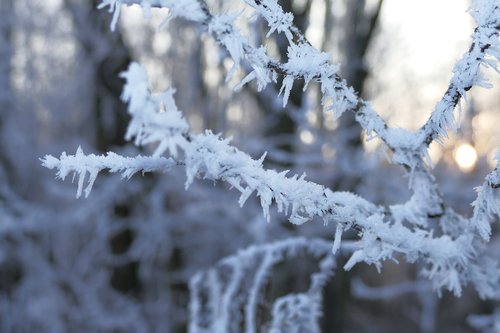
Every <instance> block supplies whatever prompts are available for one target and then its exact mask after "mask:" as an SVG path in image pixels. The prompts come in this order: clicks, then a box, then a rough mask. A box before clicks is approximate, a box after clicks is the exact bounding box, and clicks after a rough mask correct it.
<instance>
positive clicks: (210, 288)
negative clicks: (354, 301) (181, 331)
mask: <svg viewBox="0 0 500 333" xmlns="http://www.w3.org/2000/svg"><path fill="white" fill-rule="evenodd" d="M330 250H331V245H330V244H329V243H328V242H325V241H323V240H320V239H312V240H309V239H304V238H291V239H286V240H283V241H277V242H273V243H270V244H265V245H258V246H250V247H248V248H246V249H244V250H241V251H239V252H238V253H237V254H235V255H232V256H229V257H226V258H224V259H222V260H221V261H220V262H219V263H218V264H217V265H215V266H214V267H213V268H211V269H209V270H208V271H206V272H201V273H198V274H196V275H195V276H194V277H193V278H192V279H191V282H190V290H191V299H190V306H189V307H190V316H191V322H190V326H189V332H190V333H201V332H242V329H241V327H240V326H239V323H240V320H241V322H243V323H244V332H245V333H255V332H258V327H257V326H256V322H258V318H257V309H258V305H259V303H260V302H262V300H263V299H264V287H265V286H266V284H267V280H268V279H271V276H270V275H271V269H272V268H273V267H274V266H275V265H276V264H278V263H281V262H284V261H292V260H293V259H294V258H296V257H298V256H300V255H303V254H309V255H312V256H313V257H315V258H317V259H319V264H318V266H319V271H318V272H316V273H313V274H312V275H311V282H310V285H309V288H308V290H307V291H305V292H303V293H298V294H288V295H286V296H284V297H280V298H278V299H276V300H275V301H274V304H273V309H272V322H271V323H270V326H271V328H270V332H282V331H283V330H286V331H288V330H289V329H292V328H293V330H295V331H298V332H300V331H302V330H306V331H307V332H316V333H319V327H318V318H319V317H320V315H321V300H322V289H323V287H324V286H325V284H326V282H327V281H328V280H329V278H330V277H331V276H332V275H333V269H334V268H335V257H334V256H333V255H332V254H331V252H330ZM237 295H238V297H236V296H237Z"/></svg>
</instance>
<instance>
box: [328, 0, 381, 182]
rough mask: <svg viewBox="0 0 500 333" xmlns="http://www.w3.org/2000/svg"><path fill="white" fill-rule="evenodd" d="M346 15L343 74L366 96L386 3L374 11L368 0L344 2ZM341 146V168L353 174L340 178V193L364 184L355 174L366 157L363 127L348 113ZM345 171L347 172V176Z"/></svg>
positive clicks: (341, 123)
mask: <svg viewBox="0 0 500 333" xmlns="http://www.w3.org/2000/svg"><path fill="white" fill-rule="evenodd" d="M344 2H345V6H346V14H345V16H344V17H343V18H342V20H343V22H341V24H342V26H343V27H345V28H344V29H343V35H342V38H341V40H340V49H341V50H345V51H344V52H345V53H344V55H343V66H342V72H341V75H342V77H344V78H345V79H346V81H347V84H349V85H350V86H352V87H353V88H354V90H355V91H356V92H357V93H358V94H359V95H360V96H363V93H364V84H365V81H366V78H367V77H368V74H369V71H368V69H367V67H366V64H365V56H366V52H367V50H368V47H369V45H370V42H371V41H372V39H373V36H374V33H375V30H376V27H377V23H378V21H379V16H380V12H381V9H382V5H383V0H377V3H376V4H375V6H374V8H372V9H371V10H367V8H366V7H367V1H366V0H349V1H348V0H344ZM335 141H336V143H337V146H338V147H342V149H343V150H344V154H343V155H342V161H341V163H342V164H341V165H340V170H339V171H340V173H341V174H345V175H351V176H352V177H343V178H341V179H338V180H337V182H336V183H335V184H333V188H335V189H338V190H346V191H354V190H355V189H356V187H357V186H358V185H359V182H360V181H361V178H362V177H361V175H356V174H355V173H354V174H353V173H352V171H353V170H357V168H352V166H353V165H357V164H359V158H360V157H362V156H360V155H362V154H363V146H362V141H361V127H360V126H359V124H358V123H357V122H356V120H355V119H354V114H353V113H345V114H344V115H342V117H341V118H340V119H339V126H338V129H337V130H336V133H335ZM344 172H345V173H344Z"/></svg>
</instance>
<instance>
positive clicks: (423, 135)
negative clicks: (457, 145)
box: [416, 0, 500, 145]
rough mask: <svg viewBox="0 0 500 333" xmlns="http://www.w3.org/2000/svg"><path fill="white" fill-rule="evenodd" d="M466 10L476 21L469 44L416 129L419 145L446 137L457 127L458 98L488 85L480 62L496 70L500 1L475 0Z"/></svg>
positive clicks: (499, 59)
mask: <svg viewBox="0 0 500 333" xmlns="http://www.w3.org/2000/svg"><path fill="white" fill-rule="evenodd" d="M469 12H470V13H471V15H472V16H473V17H474V19H475V21H476V24H477V27H476V28H475V29H474V33H473V35H472V44H471V46H470V48H469V50H468V51H467V52H466V53H465V54H464V55H463V57H462V58H461V59H460V60H459V61H458V62H457V63H456V64H455V67H454V69H453V77H452V78H451V80H450V84H449V86H448V89H447V90H446V92H445V94H444V96H443V98H442V99H441V100H440V101H439V102H438V104H437V105H436V107H435V108H434V110H433V112H432V114H431V116H430V118H429V119H428V120H427V122H426V123H425V124H424V125H423V126H422V128H421V129H420V130H419V131H417V133H416V135H417V137H418V140H419V141H420V144H425V145H429V144H430V143H431V142H433V141H434V140H436V139H438V140H439V139H441V138H444V137H447V133H448V131H449V130H453V129H455V128H456V127H458V126H459V125H458V123H459V120H457V121H455V118H454V115H453V112H454V110H455V107H457V106H458V107H460V100H461V98H462V97H463V98H466V97H467V91H469V90H470V89H471V88H472V87H473V86H480V87H485V88H490V87H491V85H490V84H489V83H488V82H487V81H486V79H485V78H484V77H483V76H482V75H481V73H480V67H481V65H483V66H485V67H490V68H492V69H494V70H495V71H497V72H499V69H498V67H497V65H498V62H499V61H500V41H499V39H498V36H499V33H500V4H499V3H498V1H496V0H474V1H473V4H472V7H471V8H470V10H469Z"/></svg>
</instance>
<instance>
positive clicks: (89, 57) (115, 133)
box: [65, 0, 132, 152]
mask: <svg viewBox="0 0 500 333" xmlns="http://www.w3.org/2000/svg"><path fill="white" fill-rule="evenodd" d="M99 3H100V1H98V0H66V1H65V5H66V8H67V9H68V10H69V11H70V13H71V15H72V17H73V24H74V28H75V34H76V39H77V41H78V43H79V45H80V48H81V51H82V59H83V61H84V62H87V63H86V64H83V65H84V68H83V70H84V71H85V70H88V71H89V72H90V73H83V75H90V79H89V80H90V81H91V82H90V84H89V86H90V87H91V88H90V89H92V92H91V94H90V96H91V98H92V102H91V103H90V104H89V105H90V106H91V107H93V110H92V113H93V118H94V126H95V138H94V140H95V143H96V147H97V148H98V149H99V150H100V151H103V152H105V151H108V150H110V147H112V146H116V145H123V144H124V143H125V141H124V135H125V130H126V127H127V123H128V115H127V112H126V105H125V104H124V103H123V102H122V101H121V100H120V95H121V92H122V88H123V80H121V79H120V78H119V77H118V74H119V73H120V72H122V71H124V70H126V69H127V67H128V65H129V63H130V62H131V60H132V58H131V56H130V50H129V49H128V47H127V46H126V45H125V42H124V40H123V37H122V35H121V34H120V32H119V31H116V32H111V31H110V27H109V24H110V17H109V14H108V13H107V12H106V11H99V10H97V8H96V7H97V5H98V4H99Z"/></svg>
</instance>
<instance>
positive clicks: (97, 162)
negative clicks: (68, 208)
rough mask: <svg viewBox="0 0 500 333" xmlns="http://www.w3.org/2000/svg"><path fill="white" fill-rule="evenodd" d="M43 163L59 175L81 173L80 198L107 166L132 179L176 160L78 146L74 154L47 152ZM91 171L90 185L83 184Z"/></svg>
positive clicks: (88, 183)
mask: <svg viewBox="0 0 500 333" xmlns="http://www.w3.org/2000/svg"><path fill="white" fill-rule="evenodd" d="M41 161H42V165H43V166H44V167H46V168H48V169H56V170H57V173H56V175H57V177H58V178H59V179H61V180H64V179H65V178H66V176H68V175H69V174H71V173H72V174H73V180H74V179H75V177H76V176H78V189H77V191H76V197H77V198H79V197H80V196H81V195H82V192H84V193H85V197H88V196H89V194H90V191H92V186H93V185H94V182H95V180H96V178H97V175H98V174H99V172H101V171H102V170H104V169H108V170H109V172H111V173H115V172H120V173H121V174H122V178H127V179H130V177H132V176H133V175H134V174H136V173H137V172H142V173H145V172H152V171H165V170H168V169H169V168H171V167H172V166H174V165H175V164H176V163H175V161H174V160H173V159H171V158H165V157H151V156H141V155H139V156H135V157H124V156H120V155H118V154H115V153H113V152H109V153H107V154H106V155H99V156H98V155H94V154H90V155H85V154H84V153H83V149H82V148H80V147H78V149H77V151H76V154H75V155H67V154H66V153H65V152H63V153H62V154H61V156H60V157H59V159H58V158H55V157H54V156H51V155H46V156H45V157H44V158H43V159H41ZM87 174H88V180H87V186H86V187H85V189H84V188H83V187H84V184H85V178H86V177H87Z"/></svg>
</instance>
